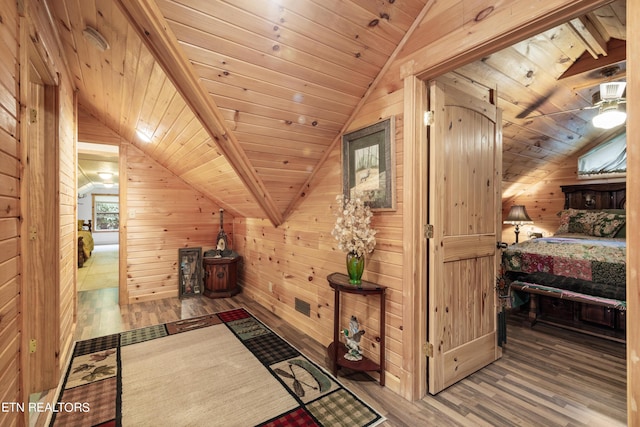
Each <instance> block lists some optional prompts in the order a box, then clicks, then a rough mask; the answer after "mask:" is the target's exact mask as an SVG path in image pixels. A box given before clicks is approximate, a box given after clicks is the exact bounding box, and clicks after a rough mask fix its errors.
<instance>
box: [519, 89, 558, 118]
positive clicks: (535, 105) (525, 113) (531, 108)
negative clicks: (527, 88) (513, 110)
mask: <svg viewBox="0 0 640 427" xmlns="http://www.w3.org/2000/svg"><path fill="white" fill-rule="evenodd" d="M556 91H557V88H553V89H552V90H551V91H549V92H548V93H547V94H546V95H544V96H541V97H539V98H538V100H537V101H536V102H534V103H533V104H531V105H529V106H528V107H527V108H526V109H524V110H523V111H522V113H520V114H518V115H517V116H516V119H525V118H527V116H528V115H529V114H531V113H533V112H534V111H536V110H537V109H538V108H539V107H540V106H541V105H542V104H544V103H545V102H546V101H547V99H549V98H550V97H551V95H553V94H554V93H555V92H556Z"/></svg>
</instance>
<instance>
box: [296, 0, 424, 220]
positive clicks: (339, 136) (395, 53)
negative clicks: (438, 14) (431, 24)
mask: <svg viewBox="0 0 640 427" xmlns="http://www.w3.org/2000/svg"><path fill="white" fill-rule="evenodd" d="M435 3H436V0H428V1H427V3H425V5H424V7H423V8H422V10H421V11H420V13H419V14H418V16H416V19H415V20H414V21H413V24H411V27H409V29H408V30H407V32H406V33H405V35H404V37H403V38H402V40H400V42H399V43H398V45H397V46H396V48H395V49H394V51H393V52H392V53H391V55H390V56H389V58H388V59H387V61H386V62H385V64H384V66H383V67H382V68H381V69H380V72H379V73H378V75H377V76H376V78H375V79H374V80H373V82H372V83H371V85H369V88H368V89H367V91H366V92H365V93H364V95H363V96H362V98H360V101H359V102H358V105H356V107H355V108H354V109H353V111H352V112H351V114H350V115H349V117H348V118H347V121H346V122H345V123H344V125H343V126H342V128H341V129H340V132H338V134H337V135H336V137H335V138H334V140H333V141H332V142H331V144H329V146H328V147H327V148H326V150H325V151H324V153H323V154H322V158H321V159H320V161H319V162H318V164H317V165H316V167H315V168H314V169H313V171H312V172H311V174H310V175H309V177H308V178H307V180H306V181H305V182H304V184H302V187H300V189H299V190H298V193H297V194H296V196H295V197H294V198H293V199H292V200H291V203H289V206H288V207H287V210H286V211H285V213H284V217H285V218H288V217H289V215H290V214H291V212H293V209H295V207H296V206H297V205H298V203H299V202H300V200H302V198H303V197H304V196H305V195H306V194H307V191H309V188H310V187H311V181H313V179H314V178H315V177H316V175H317V173H318V171H319V170H320V168H321V167H322V165H323V164H324V163H325V162H326V161H327V159H328V158H329V156H330V155H331V152H332V151H333V149H334V148H335V146H336V145H337V144H338V143H339V142H340V141H341V140H342V135H343V134H344V133H345V132H346V131H347V129H349V126H351V123H353V121H354V120H355V119H356V117H357V115H358V113H359V112H360V110H361V109H362V107H363V106H364V105H365V104H366V102H367V101H368V100H369V97H370V96H371V94H372V93H373V91H374V90H375V89H376V88H377V86H378V84H379V83H380V80H382V78H383V77H384V75H385V73H386V72H387V70H389V68H390V67H391V64H393V62H394V61H395V59H396V57H397V56H398V54H399V53H400V51H401V50H402V49H403V48H404V45H405V44H406V43H407V41H408V40H409V38H410V37H411V35H412V34H413V33H414V31H415V30H416V28H418V25H419V24H420V23H421V22H422V19H423V18H424V17H425V15H426V14H427V12H428V11H429V9H431V7H432V6H433V5H434V4H435ZM392 137H393V135H392Z"/></svg>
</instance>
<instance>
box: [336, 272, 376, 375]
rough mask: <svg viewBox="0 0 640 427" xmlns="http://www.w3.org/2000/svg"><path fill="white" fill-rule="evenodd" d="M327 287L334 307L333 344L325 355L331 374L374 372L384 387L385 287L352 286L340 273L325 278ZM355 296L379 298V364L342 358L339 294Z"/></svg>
mask: <svg viewBox="0 0 640 427" xmlns="http://www.w3.org/2000/svg"><path fill="white" fill-rule="evenodd" d="M327 281H328V282H329V285H330V286H331V288H332V289H333V290H334V293H335V306H334V316H333V342H332V343H331V344H329V347H328V349H327V353H328V355H329V362H330V365H331V372H332V373H333V375H334V376H336V375H337V373H338V369H339V368H341V367H342V368H347V369H351V370H353V371H374V372H379V373H380V385H381V386H384V365H385V352H384V345H385V330H384V327H385V301H386V291H387V287H386V286H381V285H378V284H376V283H372V282H367V281H365V280H363V281H362V284H360V285H352V284H350V283H349V277H347V276H346V275H345V274H342V273H332V274H330V275H329V276H327ZM341 293H345V294H357V295H363V296H368V295H378V296H379V298H380V301H379V302H380V337H379V339H380V341H379V347H380V356H379V359H380V363H375V362H374V361H372V360H370V359H368V358H366V357H363V358H362V360H360V361H357V362H352V361H350V360H347V359H345V358H344V355H345V353H346V352H347V350H346V348H345V346H344V344H343V343H342V342H341V341H340V329H341V328H340V294H341Z"/></svg>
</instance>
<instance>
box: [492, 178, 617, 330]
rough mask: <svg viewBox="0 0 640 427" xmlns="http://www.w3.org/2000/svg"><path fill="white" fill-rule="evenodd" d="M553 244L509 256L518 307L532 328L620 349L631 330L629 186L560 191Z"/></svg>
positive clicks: (519, 248)
mask: <svg viewBox="0 0 640 427" xmlns="http://www.w3.org/2000/svg"><path fill="white" fill-rule="evenodd" d="M562 190H563V192H564V193H565V209H564V210H562V211H561V212H559V214H558V216H559V227H558V231H557V232H556V233H555V235H554V236H551V237H545V238H538V239H531V240H528V241H524V242H521V243H518V244H515V245H512V246H509V247H508V248H506V249H505V250H504V251H503V254H502V261H503V270H504V272H505V277H506V280H507V281H508V283H509V285H510V290H511V302H512V306H514V307H518V306H523V307H527V306H528V322H529V324H530V325H533V324H535V323H536V322H545V323H551V324H554V325H557V326H563V327H567V328H571V329H577V330H580V331H583V332H587V333H590V334H593V335H599V336H603V337H605V338H610V339H614V340H616V341H624V339H625V330H626V213H625V210H624V207H625V196H624V195H625V185H624V183H622V184H600V185H575V186H565V187H562Z"/></svg>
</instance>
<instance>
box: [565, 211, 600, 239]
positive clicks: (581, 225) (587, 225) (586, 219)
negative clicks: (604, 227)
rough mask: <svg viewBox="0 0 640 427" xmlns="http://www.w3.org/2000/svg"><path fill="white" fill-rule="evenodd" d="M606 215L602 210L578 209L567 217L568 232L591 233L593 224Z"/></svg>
mask: <svg viewBox="0 0 640 427" xmlns="http://www.w3.org/2000/svg"><path fill="white" fill-rule="evenodd" d="M603 215H606V214H604V213H602V212H594V211H579V212H578V213H576V214H575V215H573V216H571V218H569V233H581V234H586V235H590V236H591V235H593V225H594V224H595V223H596V222H597V221H599V220H600V218H601V217H602V216H603Z"/></svg>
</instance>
